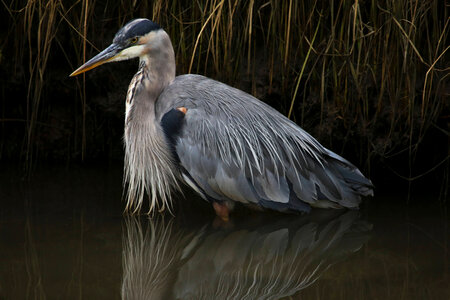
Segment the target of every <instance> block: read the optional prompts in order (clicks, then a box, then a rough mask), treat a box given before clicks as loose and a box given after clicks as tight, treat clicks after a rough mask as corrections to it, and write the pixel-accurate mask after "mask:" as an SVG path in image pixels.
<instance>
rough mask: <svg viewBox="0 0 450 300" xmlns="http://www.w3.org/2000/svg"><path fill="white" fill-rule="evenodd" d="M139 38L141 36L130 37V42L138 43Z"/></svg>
mask: <svg viewBox="0 0 450 300" xmlns="http://www.w3.org/2000/svg"><path fill="white" fill-rule="evenodd" d="M138 40H139V38H138V37H137V36H135V37H134V38H131V39H130V43H131V44H136V43H137V41H138Z"/></svg>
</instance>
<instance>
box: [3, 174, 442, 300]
mask: <svg viewBox="0 0 450 300" xmlns="http://www.w3.org/2000/svg"><path fill="white" fill-rule="evenodd" d="M69 170H70V172H69V171H67V170H66V169H64V168H60V167H47V168H45V169H43V170H40V171H36V172H35V174H34V177H33V178H34V179H33V180H32V181H31V182H30V183H25V182H23V181H20V180H18V178H19V173H18V172H15V171H14V170H11V169H7V170H5V169H4V170H3V171H2V172H1V173H0V180H1V181H0V199H1V203H2V209H1V212H0V245H1V247H0V299H74V298H76V299H120V298H123V299H450V288H449V283H450V281H449V278H450V277H449V253H448V251H449V250H448V249H449V230H448V229H449V223H450V222H449V219H448V217H447V216H446V210H445V207H441V206H439V204H438V202H437V201H436V200H434V199H431V198H428V199H427V198H426V197H422V199H421V201H413V202H412V203H413V204H410V205H405V203H406V200H405V197H404V196H398V197H393V196H390V197H378V198H374V199H372V200H371V201H369V203H367V204H366V205H365V207H364V208H363V209H362V210H361V211H359V212H356V211H316V212H315V213H314V214H312V215H308V216H305V217H299V216H294V215H280V214H274V213H249V212H247V211H241V212H238V213H236V214H235V215H234V218H233V219H232V221H231V222H230V223H229V224H221V223H220V222H217V220H215V218H214V214H213V212H212V210H211V209H210V208H209V207H208V206H207V205H204V204H203V203H202V202H201V200H199V199H191V198H192V196H191V195H187V196H186V198H187V199H178V201H179V202H181V203H182V205H181V206H180V207H179V208H178V210H177V212H176V217H175V218H173V217H172V216H170V215H168V214H166V215H164V216H156V217H155V218H153V219H149V218H147V217H145V216H144V217H126V216H123V215H122V209H123V206H124V203H123V202H121V200H120V199H121V193H122V188H121V169H120V167H92V168H87V167H72V168H70V169H69ZM416 200H417V199H416Z"/></svg>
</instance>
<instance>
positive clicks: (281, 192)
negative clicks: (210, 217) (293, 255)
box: [157, 75, 371, 211]
mask: <svg viewBox="0 0 450 300" xmlns="http://www.w3.org/2000/svg"><path fill="white" fill-rule="evenodd" d="M158 102H159V104H158V105H157V114H158V115H159V118H160V119H163V118H164V117H166V118H167V116H168V115H169V113H170V112H171V111H172V112H173V109H176V108H180V107H185V108H186V109H187V112H186V114H185V116H184V119H183V120H182V124H181V123H180V126H179V127H180V128H179V130H177V131H176V136H174V135H172V136H171V139H172V141H171V143H172V144H173V148H174V151H175V152H174V154H176V156H177V159H179V161H180V164H181V166H182V167H183V168H184V169H185V171H186V172H185V174H184V176H185V179H186V181H187V182H188V183H189V184H190V185H191V186H192V187H194V188H195V189H197V191H198V192H200V194H203V195H204V196H205V197H207V198H213V199H215V200H218V201H221V200H230V199H231V200H234V201H239V202H243V203H255V204H258V205H260V206H263V207H267V208H271V209H275V210H296V211H308V210H309V205H308V204H311V205H316V206H320V205H322V204H323V203H327V205H330V203H338V204H339V205H342V206H346V207H357V206H358V203H359V202H360V195H361V194H363V195H364V194H368V193H370V192H371V183H370V181H369V180H367V179H366V178H365V177H364V176H363V175H362V174H361V173H360V172H359V170H358V169H357V168H356V167H354V166H353V165H352V164H350V163H349V162H348V161H346V160H344V159H343V158H341V157H340V156H338V155H337V154H335V153H333V152H331V151H329V150H327V149H326V148H324V147H323V146H321V145H320V144H319V143H318V142H317V141H316V140H315V139H314V138H313V137H311V136H310V135H309V134H308V133H306V132H305V131H304V130H302V129H301V128H300V127H298V126H297V125H296V124H295V123H293V122H291V121H290V120H288V119H287V118H286V117H284V116H283V115H281V114H280V113H279V112H277V111H276V110H274V109H273V108H271V107H270V106H268V105H266V104H264V103H262V102H261V101H259V100H257V99H256V98H254V97H252V96H251V95H249V94H246V93H244V92H242V91H240V90H237V89H234V88H232V87H229V86H227V85H225V84H222V83H220V82H217V81H214V80H211V79H207V78H205V77H203V76H199V75H183V76H179V77H177V78H176V79H175V81H174V82H173V83H172V84H171V85H170V86H169V87H168V88H167V89H166V90H165V91H164V92H163V94H162V95H161V96H160V99H159V100H158ZM178 120H180V119H179V118H178ZM323 201H326V202H323Z"/></svg>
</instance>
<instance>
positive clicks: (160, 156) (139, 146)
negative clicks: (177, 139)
mask: <svg viewBox="0 0 450 300" xmlns="http://www.w3.org/2000/svg"><path fill="white" fill-rule="evenodd" d="M157 34H161V35H162V36H161V37H159V38H156V39H153V40H154V41H156V42H155V43H154V44H151V45H148V46H147V47H146V53H145V54H144V55H143V56H141V57H140V62H139V70H138V72H137V73H136V75H134V77H133V80H132V81H131V83H130V86H129V87H128V93H127V103H126V116H125V136H124V140H125V177H124V179H125V181H124V182H125V183H126V184H127V185H128V193H127V210H133V211H139V210H140V208H141V206H142V203H143V198H144V194H145V193H147V194H148V195H149V196H150V210H152V209H154V208H157V207H158V208H160V209H164V208H165V207H167V206H169V205H170V202H169V201H170V193H171V191H172V190H173V189H179V186H178V184H177V178H178V171H177V169H175V168H174V167H173V166H174V165H175V164H174V163H173V161H172V157H171V155H170V149H169V148H168V145H167V142H166V140H165V136H164V132H163V130H162V128H161V125H160V124H159V122H158V120H157V119H156V116H155V103H156V102H157V101H158V98H159V95H161V93H162V91H163V90H164V89H165V88H166V87H167V86H168V85H169V84H170V83H171V82H172V81H173V80H174V79H175V55H174V52H173V47H172V43H171V42H170V38H169V36H168V35H167V34H166V33H165V32H164V31H161V32H158V33H157ZM158 198H159V199H160V202H159V204H158V201H157V199H158Z"/></svg>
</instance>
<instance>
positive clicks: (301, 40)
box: [0, 0, 450, 179]
mask: <svg viewBox="0 0 450 300" xmlns="http://www.w3.org/2000/svg"><path fill="white" fill-rule="evenodd" d="M3 6H5V7H6V10H5V12H4V13H2V15H4V18H5V19H6V20H9V21H8V34H6V35H4V36H5V37H6V38H5V39H4V42H3V43H2V48H1V52H0V53H1V56H2V57H8V56H9V57H14V60H15V63H16V64H23V65H24V66H27V68H25V69H26V71H25V70H24V71H25V72H24V75H23V76H22V77H20V76H19V75H18V74H17V73H14V72H12V75H11V76H19V79H18V80H19V81H20V82H22V83H23V84H26V85H27V87H28V91H27V94H26V95H24V96H25V97H26V104H25V106H24V108H26V109H25V111H26V114H23V115H22V116H10V115H8V114H7V113H5V112H3V113H2V114H1V118H2V121H1V124H2V126H3V127H4V126H6V125H5V124H6V121H5V120H6V119H15V118H19V119H20V118H22V119H23V120H25V121H26V139H25V142H24V143H23V147H22V152H21V153H22V157H24V158H25V160H26V162H27V165H31V164H32V163H33V161H34V158H35V157H37V155H38V154H39V153H42V152H45V147H44V148H43V147H42V145H43V144H44V143H45V139H44V140H43V138H44V137H43V136H42V134H40V132H41V131H42V126H40V125H39V124H41V123H44V124H48V123H49V119H50V118H51V113H52V112H51V111H52V109H51V106H52V101H50V100H47V99H49V97H51V90H52V88H53V87H54V83H55V77H58V76H59V78H60V77H61V76H65V75H67V74H68V73H70V70H72V69H73V68H74V67H75V66H78V65H80V64H81V63H82V62H83V61H85V60H86V59H88V58H89V57H91V56H92V55H93V54H95V52H96V51H98V50H99V49H97V48H95V46H94V45H96V46H97V47H99V48H101V47H103V46H104V45H106V44H107V43H108V42H109V41H110V40H111V38H112V36H113V34H114V32H115V31H116V30H117V29H118V28H119V27H120V26H121V25H122V24H124V23H125V22H126V21H128V20H130V19H131V18H134V17H147V18H150V19H153V20H155V21H156V22H158V23H160V24H161V25H162V26H163V27H164V28H165V29H166V30H167V31H168V32H169V34H170V36H171V37H172V40H173V44H174V46H175V51H176V57H177V67H178V73H179V74H182V73H200V74H204V75H207V76H210V77H213V78H216V79H219V80H221V81H224V82H226V83H228V84H230V85H232V86H236V87H238V88H241V89H244V90H246V91H248V92H250V93H252V94H254V95H255V96H257V97H259V98H261V99H263V100H264V101H266V102H269V104H271V105H273V106H275V107H276V108H277V109H279V110H280V111H281V112H282V113H284V114H286V115H287V116H289V117H290V118H292V119H293V120H295V121H296V122H297V123H299V124H300V125H302V126H303V127H304V128H305V129H307V130H308V131H310V132H312V133H313V135H315V136H316V137H318V138H319V139H320V140H321V141H322V142H323V143H324V144H325V145H326V146H328V147H332V148H333V149H334V150H337V152H350V153H351V154H352V155H353V156H355V157H357V158H358V159H359V165H360V166H361V165H365V167H366V168H368V167H370V162H371V161H373V160H374V159H375V160H380V159H381V160H383V159H392V157H396V156H397V155H399V154H400V155H401V154H404V153H407V156H408V163H407V164H408V166H407V167H406V168H405V169H406V170H408V172H406V173H403V176H404V177H406V178H407V179H412V178H414V177H415V175H417V174H415V173H414V172H413V165H414V163H415V159H416V157H417V153H418V149H419V148H420V146H421V145H423V140H424V138H425V136H426V134H427V133H428V132H429V131H430V129H432V130H437V131H439V132H441V133H442V137H448V136H449V131H448V127H447V128H446V126H448V116H446V114H448V111H449V102H448V86H449V83H448V81H449V74H450V72H449V71H450V68H449V64H448V62H449V52H450V50H449V48H450V46H449V45H448V42H446V41H448V40H449V32H450V30H449V28H450V24H449V22H450V21H449V20H450V19H449V10H448V7H446V6H445V4H444V3H443V2H442V1H438V0H434V1H433V0H432V1H420V0H401V1H396V0H383V1H375V0H372V1H364V2H360V1H358V0H354V1H344V0H340V1H331V0H330V1H317V0H309V1H301V2H299V1H291V0H285V1H275V0H270V1H267V0H265V1H261V0H250V1H242V0H202V1H195V2H191V3H187V2H186V3H185V2H184V1H178V0H175V1H162V0H154V1H132V0H121V1H119V2H116V1H104V2H102V3H97V2H96V1H95V0H91V1H89V0H78V1H76V2H74V3H72V2H66V1H61V0H60V1H57V0H49V1H42V0H28V1H10V2H9V4H7V3H3ZM10 21H11V22H10ZM2 40H3V39H2ZM53 53H58V55H57V56H56V57H58V59H56V58H54V59H52V54H53ZM11 66H14V63H13V64H6V65H4V64H3V66H2V69H3V68H6V67H11ZM63 66H65V67H63ZM16 68H17V67H16ZM49 70H51V71H49ZM3 71H4V69H3ZM9 74H11V73H9ZM104 76H105V77H104V78H108V79H111V78H115V79H117V78H118V77H120V74H115V75H109V77H108V76H106V75H104ZM64 78H65V77H64ZM126 79H128V80H129V78H126ZM101 80H102V79H100V82H101ZM103 80H106V79H103ZM120 80H122V79H120ZM123 80H124V79H123ZM97 81H98V80H97ZM56 82H57V83H62V82H63V83H64V84H65V85H67V86H70V88H68V90H69V91H71V92H69V93H68V95H67V97H68V98H69V100H70V101H71V102H70V103H71V104H70V105H71V107H73V108H75V109H74V111H73V117H72V118H73V120H74V122H73V123H72V125H71V127H70V128H69V130H70V131H71V132H72V134H71V135H70V138H69V139H70V140H69V141H68V142H67V144H68V145H70V146H68V149H66V150H65V151H66V152H67V157H69V158H70V159H72V158H75V159H82V160H83V159H85V158H89V157H92V156H93V155H94V154H93V152H92V151H90V150H89V149H90V148H95V147H98V146H97V145H95V138H93V137H89V134H90V133H89V132H95V131H96V130H97V131H98V130H102V128H99V126H98V125H97V124H96V123H95V119H96V118H97V117H98V116H97V115H96V114H101V113H102V112H101V111H97V112H95V113H94V112H92V110H90V106H91V105H90V99H89V98H90V95H92V93H89V94H88V93H87V92H86V86H87V83H86V81H85V77H84V76H83V77H81V79H77V81H76V83H75V81H74V80H70V81H69V79H65V80H62V79H60V80H57V81H56ZM91 88H92V87H91ZM123 89H125V87H123ZM5 90H6V91H7V88H6V87H4V88H3V93H5ZM100 91H101V92H103V93H105V91H104V90H103V91H102V90H101V89H100ZM114 92H115V91H111V93H114ZM98 93H100V92H98ZM446 99H447V101H446ZM68 106H69V105H68ZM119 117H121V116H120V115H118V116H117V118H119ZM445 118H446V119H445ZM105 134H106V133H105ZM2 139H4V138H2ZM1 142H2V144H3V143H4V142H5V140H2V141H1ZM444 144H445V143H444ZM336 147H338V149H336ZM2 149H3V148H0V151H2ZM1 155H2V154H1V153H0V156H1ZM448 158H449V157H440V159H441V160H446V161H447V162H446V163H448ZM356 162H357V163H358V161H356ZM440 162H441V161H437V160H435V161H433V165H437V164H438V163H440Z"/></svg>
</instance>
